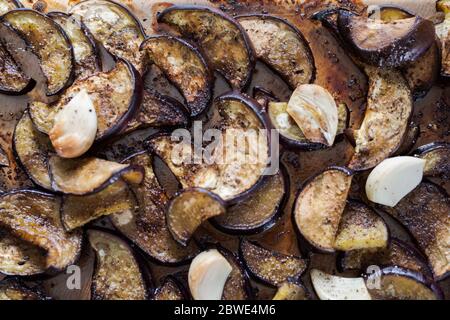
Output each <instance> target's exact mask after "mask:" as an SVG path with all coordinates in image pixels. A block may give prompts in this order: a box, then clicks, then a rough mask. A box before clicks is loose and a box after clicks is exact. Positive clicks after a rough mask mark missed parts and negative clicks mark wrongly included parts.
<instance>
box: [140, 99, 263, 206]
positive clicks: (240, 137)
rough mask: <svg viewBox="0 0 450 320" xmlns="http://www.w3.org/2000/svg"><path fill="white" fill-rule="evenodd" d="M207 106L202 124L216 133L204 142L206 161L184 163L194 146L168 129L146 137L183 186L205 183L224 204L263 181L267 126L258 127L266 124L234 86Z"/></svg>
mask: <svg viewBox="0 0 450 320" xmlns="http://www.w3.org/2000/svg"><path fill="white" fill-rule="evenodd" d="M212 109H213V110H214V111H215V115H214V116H213V117H212V118H213V120H212V121H210V123H209V124H208V126H209V127H210V128H211V129H217V130H219V131H220V132H221V136H220V137H219V139H217V141H216V142H217V143H211V144H210V145H208V146H207V151H206V153H205V154H204V155H205V158H206V159H205V160H206V161H202V164H197V163H190V162H193V161H189V160H190V159H189V157H191V158H193V157H192V155H193V152H194V151H195V150H193V146H192V145H191V143H190V141H186V139H183V140H182V141H180V142H177V141H172V139H171V136H170V135H167V134H164V135H160V134H158V135H156V136H153V137H150V138H149V140H147V142H146V143H147V147H148V148H149V149H150V150H151V151H152V152H153V153H155V154H156V155H158V156H159V157H160V158H161V159H162V160H163V161H164V162H165V163H166V164H167V166H168V167H169V168H170V169H171V170H172V172H173V173H174V175H175V176H176V177H177V178H178V180H179V181H180V183H181V184H182V186H183V188H189V187H198V188H204V189H208V190H209V191H211V192H213V193H215V194H217V195H218V196H220V197H221V198H222V199H223V200H225V201H227V204H233V203H236V202H238V201H239V200H242V199H244V198H245V197H247V196H248V195H249V194H250V193H251V192H252V191H253V190H254V189H255V188H256V187H258V186H259V184H260V183H262V182H263V181H264V178H265V177H264V174H265V173H266V172H267V171H266V170H267V168H268V165H269V163H270V161H269V160H270V159H269V158H270V137H269V135H268V133H269V131H268V130H264V129H267V128H270V126H269V125H268V123H267V120H266V119H265V117H264V116H263V115H261V114H260V113H259V112H258V105H257V103H256V102H255V101H254V100H252V99H249V98H246V97H244V96H242V95H240V94H238V93H235V92H233V93H227V94H224V95H222V96H220V97H218V98H216V100H215V102H214V105H213V108H212ZM213 138H214V137H211V139H213ZM249 146H252V147H251V148H249ZM186 156H187V157H188V158H186ZM186 160H187V161H186ZM244 160H245V161H244Z"/></svg>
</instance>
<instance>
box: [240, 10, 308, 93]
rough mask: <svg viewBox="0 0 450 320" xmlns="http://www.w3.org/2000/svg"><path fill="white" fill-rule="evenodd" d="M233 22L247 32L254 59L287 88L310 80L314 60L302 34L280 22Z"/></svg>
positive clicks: (253, 18)
mask: <svg viewBox="0 0 450 320" xmlns="http://www.w3.org/2000/svg"><path fill="white" fill-rule="evenodd" d="M236 20H237V21H238V22H239V23H240V24H241V26H242V27H243V28H244V30H245V32H247V35H248V37H249V38H250V41H251V42H252V44H253V47H254V49H255V55H256V57H257V58H258V59H261V60H262V61H264V62H265V63H266V64H267V65H269V66H270V67H271V68H272V69H274V70H275V71H276V72H277V73H278V74H280V75H281V77H282V78H284V79H285V80H286V82H287V83H288V84H289V86H290V87H291V88H297V87H298V86H299V85H301V84H306V83H310V82H312V81H313V80H314V76H315V66H314V58H313V55H312V53H311V49H310V48H309V44H308V43H307V42H306V40H305V38H304V37H303V35H302V33H301V32H300V31H299V30H298V29H297V28H296V27H294V26H293V25H291V24H290V23H289V22H287V21H286V20H284V19H281V18H278V17H274V16H270V15H259V14H254V15H248V16H240V17H237V18H236Z"/></svg>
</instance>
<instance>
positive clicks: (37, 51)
mask: <svg viewBox="0 0 450 320" xmlns="http://www.w3.org/2000/svg"><path fill="white" fill-rule="evenodd" d="M0 22H1V23H2V27H1V29H0V30H1V32H2V38H3V40H4V41H5V42H6V43H8V45H7V49H8V50H9V51H10V52H11V54H12V55H13V57H14V58H15V60H16V61H18V62H19V63H20V64H22V65H27V62H26V61H25V59H26V57H25V56H24V55H23V53H22V52H21V51H23V50H29V51H31V52H32V53H33V54H34V55H36V56H37V57H38V59H39V61H40V67H41V70H42V73H43V75H44V77H45V80H46V85H47V86H46V94H47V95H48V96H51V95H55V94H58V93H60V92H61V91H62V90H64V89H65V88H67V86H69V85H70V84H71V82H72V80H73V71H74V53H73V49H72V44H71V43H70V40H69V39H68V38H67V35H66V34H65V32H64V31H63V30H62V28H61V27H60V26H59V25H58V24H57V23H55V22H54V21H53V20H52V19H50V18H48V17H47V16H45V15H43V14H41V13H39V12H37V11H34V10H29V9H16V10H12V11H9V12H7V13H6V14H4V15H3V16H2V17H1V18H0ZM15 37H18V38H20V40H18V39H14V38H15ZM18 41H24V42H25V44H26V48H20V47H14V48H13V47H12V45H13V44H15V43H18ZM55 61H58V63H55ZM25 72H27V70H25Z"/></svg>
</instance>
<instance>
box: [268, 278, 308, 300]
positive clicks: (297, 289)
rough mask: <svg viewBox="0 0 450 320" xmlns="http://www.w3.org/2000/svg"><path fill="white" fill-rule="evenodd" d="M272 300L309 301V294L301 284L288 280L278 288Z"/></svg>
mask: <svg viewBox="0 0 450 320" xmlns="http://www.w3.org/2000/svg"><path fill="white" fill-rule="evenodd" d="M272 300H309V293H308V291H307V289H306V288H305V286H304V285H303V284H302V283H300V282H299V281H296V280H292V279H288V280H286V281H285V282H283V283H281V284H280V285H279V286H278V289H277V292H276V294H275V295H274V297H273V298H272Z"/></svg>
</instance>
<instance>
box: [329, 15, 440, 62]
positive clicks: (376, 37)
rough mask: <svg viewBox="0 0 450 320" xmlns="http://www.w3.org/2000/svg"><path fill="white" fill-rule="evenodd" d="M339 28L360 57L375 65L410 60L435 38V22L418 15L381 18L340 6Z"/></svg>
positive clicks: (427, 47) (417, 55) (429, 45)
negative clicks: (370, 17)
mask: <svg viewBox="0 0 450 320" xmlns="http://www.w3.org/2000/svg"><path fill="white" fill-rule="evenodd" d="M337 23H338V28H339V31H340V34H341V35H342V37H343V38H344V39H345V40H346V42H347V43H348V44H349V45H350V46H351V47H352V49H353V50H354V51H355V53H356V54H357V55H358V56H359V58H360V59H362V61H364V62H367V63H369V64H371V65H374V66H378V67H388V68H389V67H401V66H405V65H406V64H408V63H413V62H415V61H417V59H418V58H419V57H420V56H422V55H423V54H424V53H425V51H426V50H428V49H429V48H430V47H431V46H432V45H433V43H434V41H435V31H434V25H433V23H432V22H431V21H429V20H426V19H423V18H421V17H419V16H415V17H411V18H406V19H401V20H396V21H391V22H387V21H383V20H380V19H368V18H366V17H362V16H357V15H356V14H355V13H352V12H350V11H346V10H341V11H340V12H339V16H338V20H337Z"/></svg>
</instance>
